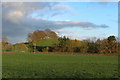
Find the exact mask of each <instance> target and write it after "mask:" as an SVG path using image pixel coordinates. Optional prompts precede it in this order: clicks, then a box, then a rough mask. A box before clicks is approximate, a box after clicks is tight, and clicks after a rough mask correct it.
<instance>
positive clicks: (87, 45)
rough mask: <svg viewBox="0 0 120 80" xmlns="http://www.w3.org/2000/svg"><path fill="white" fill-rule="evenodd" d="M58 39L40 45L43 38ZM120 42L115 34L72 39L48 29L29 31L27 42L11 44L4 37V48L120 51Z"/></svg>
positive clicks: (17, 49)
mask: <svg viewBox="0 0 120 80" xmlns="http://www.w3.org/2000/svg"><path fill="white" fill-rule="evenodd" d="M50 38H51V39H56V40H57V41H56V42H55V41H54V42H53V45H52V46H48V45H46V46H40V45H38V44H40V41H41V40H45V39H50ZM119 45H120V43H119V42H118V39H117V38H116V37H115V36H109V37H107V38H105V39H96V40H89V39H86V40H72V39H70V38H68V37H66V36H63V37H59V36H58V35H57V34H56V33H55V32H54V31H51V30H50V29H46V30H44V31H40V30H36V31H34V32H33V33H29V34H28V36H27V42H25V43H17V44H14V45H13V44H10V43H8V39H7V38H5V37H4V38H3V39H2V50H3V52H6V51H8V52H9V51H12V52H13V51H14V52H74V53H98V54H99V53H104V54H109V53H110V54H115V53H119V47H120V46H119Z"/></svg>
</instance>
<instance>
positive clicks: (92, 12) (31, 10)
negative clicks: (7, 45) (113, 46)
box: [2, 2, 118, 43]
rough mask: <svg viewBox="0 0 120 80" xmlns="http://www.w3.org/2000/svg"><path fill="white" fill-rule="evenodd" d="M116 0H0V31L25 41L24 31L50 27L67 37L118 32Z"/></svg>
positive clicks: (28, 31) (75, 37) (100, 36)
mask: <svg viewBox="0 0 120 80" xmlns="http://www.w3.org/2000/svg"><path fill="white" fill-rule="evenodd" d="M117 18H118V3H117V2H106V3H105V2H104V3H103V2H23V3H22V2H17V3H15V2H11V3H9V2H4V3H3V4H2V26H3V27H2V35H3V37H8V38H9V41H10V42H11V43H17V42H25V41H26V38H27V35H28V33H31V32H34V31H35V30H44V29H51V30H53V31H55V32H56V33H57V34H58V35H59V36H64V35H65V36H67V37H69V38H71V39H78V40H82V39H86V38H90V37H97V38H106V37H108V36H110V35H115V36H117V35H118V20H117Z"/></svg>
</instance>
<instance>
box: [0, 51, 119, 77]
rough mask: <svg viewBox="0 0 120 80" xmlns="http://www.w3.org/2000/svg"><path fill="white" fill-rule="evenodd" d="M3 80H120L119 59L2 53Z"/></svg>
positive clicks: (95, 56)
mask: <svg viewBox="0 0 120 80" xmlns="http://www.w3.org/2000/svg"><path fill="white" fill-rule="evenodd" d="M2 66H3V74H2V76H3V78H117V77H118V57H117V56H106V55H60V54H32V53H3V65H2Z"/></svg>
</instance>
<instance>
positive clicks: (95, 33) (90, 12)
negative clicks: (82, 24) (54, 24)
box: [54, 2, 118, 37]
mask: <svg viewBox="0 0 120 80" xmlns="http://www.w3.org/2000/svg"><path fill="white" fill-rule="evenodd" d="M62 4H63V5H69V6H70V7H71V8H72V9H73V11H74V15H70V14H68V13H67V14H65V15H63V16H62V17H61V16H57V17H54V19H56V18H57V19H62V20H67V19H68V20H71V21H72V20H73V21H76V20H78V21H88V22H92V23H95V24H99V25H100V24H106V25H108V26H109V27H108V28H100V29H91V30H84V29H81V28H78V27H75V28H64V30H68V31H76V33H74V35H79V36H86V37H107V36H110V35H115V36H117V35H118V23H117V19H118V6H117V3H113V2H111V3H110V2H109V3H98V2H69V3H62ZM61 34H62V33H61ZM63 35H69V34H68V33H66V34H63ZM70 35H71V34H70ZM72 35H73V34H72Z"/></svg>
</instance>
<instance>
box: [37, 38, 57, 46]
mask: <svg viewBox="0 0 120 80" xmlns="http://www.w3.org/2000/svg"><path fill="white" fill-rule="evenodd" d="M57 43H58V39H54V38H48V39H43V40H41V41H40V42H39V43H38V44H37V46H54V45H55V44H57Z"/></svg>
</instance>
